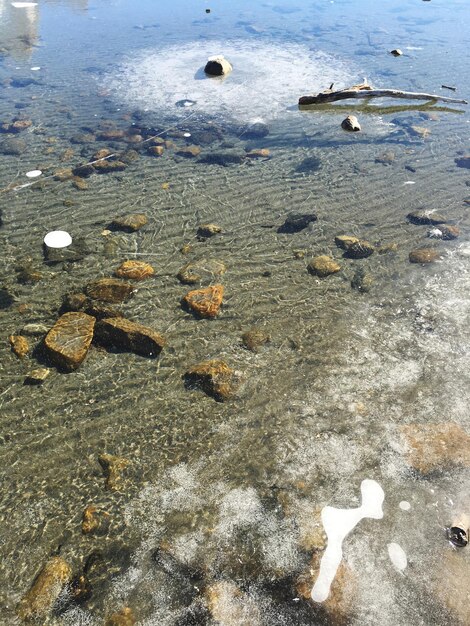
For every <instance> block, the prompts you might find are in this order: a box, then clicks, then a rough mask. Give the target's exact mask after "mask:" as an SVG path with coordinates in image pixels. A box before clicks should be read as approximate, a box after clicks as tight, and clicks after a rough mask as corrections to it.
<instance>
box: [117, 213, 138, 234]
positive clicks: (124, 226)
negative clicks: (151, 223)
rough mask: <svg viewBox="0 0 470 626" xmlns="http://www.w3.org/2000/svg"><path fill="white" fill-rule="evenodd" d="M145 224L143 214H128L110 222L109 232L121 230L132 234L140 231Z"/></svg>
mask: <svg viewBox="0 0 470 626" xmlns="http://www.w3.org/2000/svg"><path fill="white" fill-rule="evenodd" d="M146 223H147V216H146V215H145V214H144V213H130V214H129V215H123V216H122V217H116V218H114V220H113V221H112V222H111V224H110V226H109V228H110V230H123V231H124V232H127V233H133V232H135V231H136V230H140V229H141V228H142V226H145V224H146Z"/></svg>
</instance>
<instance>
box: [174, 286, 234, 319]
mask: <svg viewBox="0 0 470 626" xmlns="http://www.w3.org/2000/svg"><path fill="white" fill-rule="evenodd" d="M223 297H224V286H223V285H213V286H211V287H205V288H204V289H194V290H193V291H190V292H189V293H187V294H186V295H185V296H184V298H183V303H184V304H186V305H187V306H188V307H189V308H190V309H191V310H192V311H193V312H194V313H196V314H197V315H199V316H200V317H209V318H210V317H216V316H217V314H218V313H219V309H220V307H221V305H222V300H223Z"/></svg>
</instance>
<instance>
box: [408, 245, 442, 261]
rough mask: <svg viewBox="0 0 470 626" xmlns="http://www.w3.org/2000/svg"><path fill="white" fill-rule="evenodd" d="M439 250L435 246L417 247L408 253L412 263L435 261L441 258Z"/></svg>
mask: <svg viewBox="0 0 470 626" xmlns="http://www.w3.org/2000/svg"><path fill="white" fill-rule="evenodd" d="M440 256H441V255H440V254H439V252H438V251H437V250H436V249H435V248H417V249H416V250H412V251H411V252H410V254H409V255H408V258H409V261H410V263H421V264H427V263H434V261H437V260H438V259H439V258H440Z"/></svg>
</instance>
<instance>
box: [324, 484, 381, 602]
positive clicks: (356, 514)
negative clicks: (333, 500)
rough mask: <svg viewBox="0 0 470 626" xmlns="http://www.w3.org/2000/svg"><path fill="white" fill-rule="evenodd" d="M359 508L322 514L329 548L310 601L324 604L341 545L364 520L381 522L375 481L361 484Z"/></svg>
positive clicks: (333, 576) (325, 510) (331, 509)
mask: <svg viewBox="0 0 470 626" xmlns="http://www.w3.org/2000/svg"><path fill="white" fill-rule="evenodd" d="M361 494H362V504H361V506H360V507H358V508H356V509H336V508H334V507H332V506H326V507H325V508H324V509H323V510H322V513H321V518H322V522H323V527H324V529H325V532H326V535H327V537H328V545H327V548H326V550H325V553H324V555H323V557H322V560H321V563H320V573H319V574H318V578H317V580H316V582H315V585H314V586H313V589H312V600H313V601H314V602H324V601H325V600H326V599H327V598H328V596H329V594H330V587H331V583H332V582H333V580H334V578H335V576H336V572H337V570H338V567H339V565H340V563H341V560H342V558H343V541H344V539H345V538H346V537H347V535H348V534H349V533H350V532H351V531H352V530H353V529H354V528H355V527H356V526H357V524H358V523H359V522H360V521H361V519H363V518H364V517H370V518H372V519H382V517H383V510H382V503H383V501H384V498H385V494H384V491H383V489H382V487H381V486H380V485H379V483H378V482H376V481H375V480H363V481H362V483H361Z"/></svg>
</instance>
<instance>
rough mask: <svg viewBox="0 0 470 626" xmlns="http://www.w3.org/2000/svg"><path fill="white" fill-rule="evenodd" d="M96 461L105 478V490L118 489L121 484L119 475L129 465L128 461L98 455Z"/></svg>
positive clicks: (112, 456)
mask: <svg viewBox="0 0 470 626" xmlns="http://www.w3.org/2000/svg"><path fill="white" fill-rule="evenodd" d="M98 461H99V464H100V465H101V467H102V469H103V473H104V475H105V478H106V489H109V490H110V491H115V490H117V489H119V487H120V486H121V482H122V476H121V473H122V472H123V471H124V470H125V469H126V467H128V465H130V461H129V460H128V459H125V458H123V457H119V456H114V455H112V454H100V456H99V457H98Z"/></svg>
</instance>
